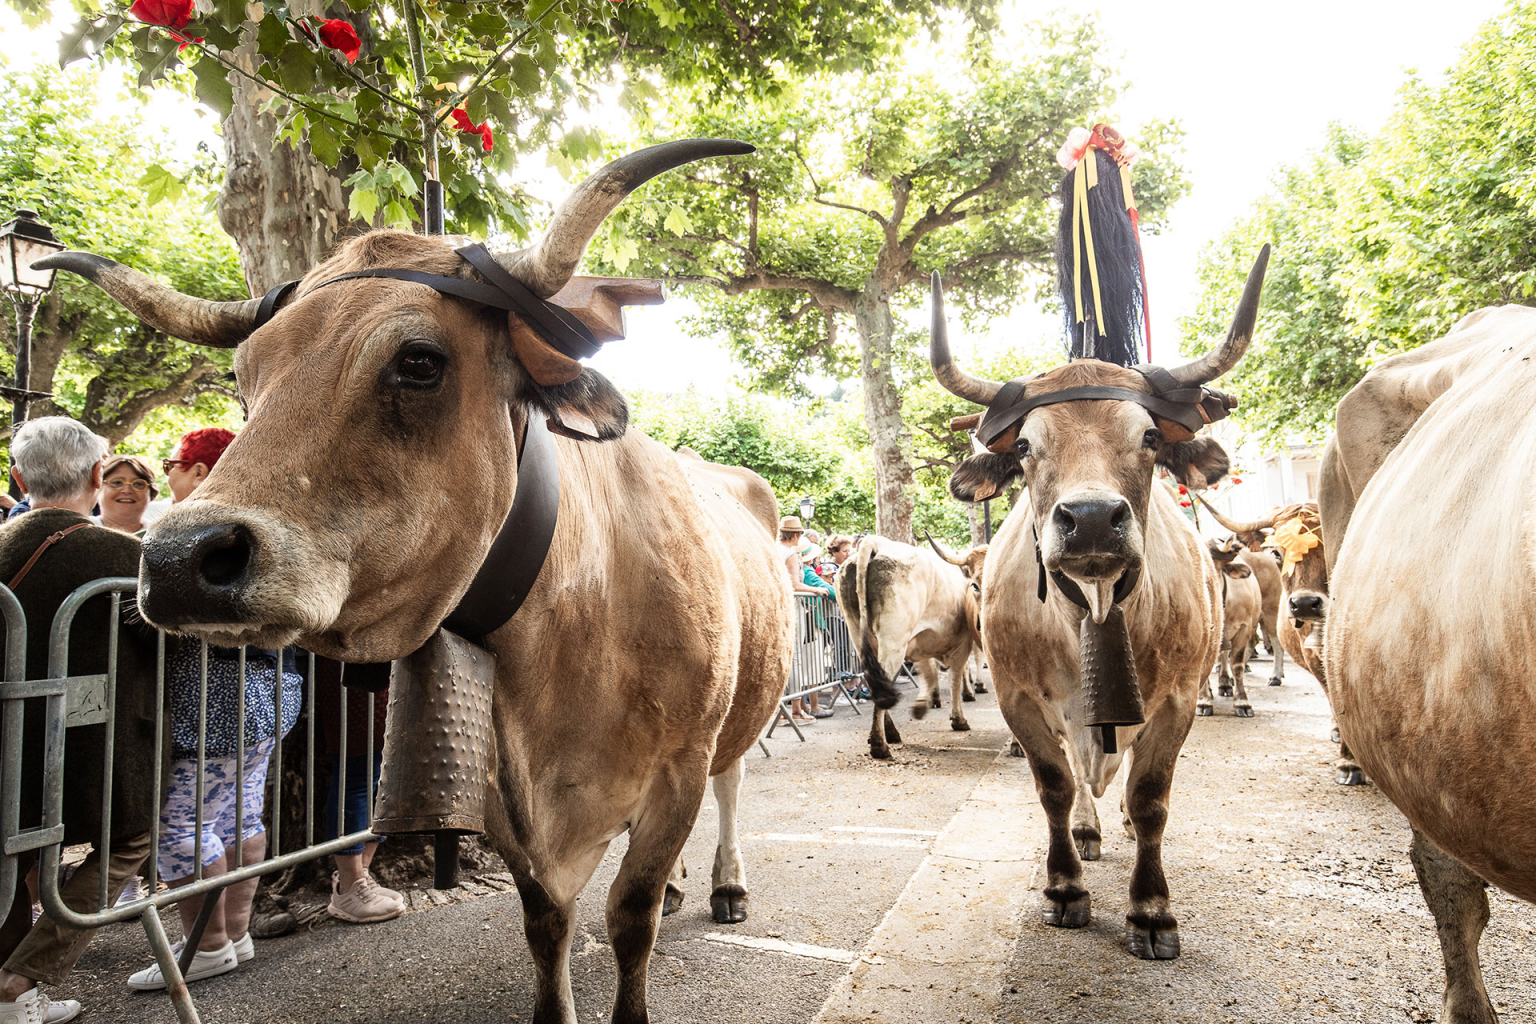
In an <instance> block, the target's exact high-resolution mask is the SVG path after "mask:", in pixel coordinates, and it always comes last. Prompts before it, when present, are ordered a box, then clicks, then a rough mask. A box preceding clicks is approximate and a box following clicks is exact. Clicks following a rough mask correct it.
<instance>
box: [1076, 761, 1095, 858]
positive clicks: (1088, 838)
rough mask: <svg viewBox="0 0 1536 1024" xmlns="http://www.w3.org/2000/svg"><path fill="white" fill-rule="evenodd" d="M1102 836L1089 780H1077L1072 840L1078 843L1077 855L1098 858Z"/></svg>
mask: <svg viewBox="0 0 1536 1024" xmlns="http://www.w3.org/2000/svg"><path fill="white" fill-rule="evenodd" d="M1101 841H1102V836H1101V835H1100V833H1099V811H1098V808H1097V807H1095V806H1094V803H1093V793H1092V791H1091V790H1089V788H1088V781H1087V780H1086V779H1082V778H1079V779H1078V780H1077V795H1076V798H1075V799H1074V800H1073V801H1072V842H1073V843H1075V844H1077V855H1078V856H1079V857H1081V858H1082V859H1083V860H1098V859H1099V851H1100V846H1101Z"/></svg>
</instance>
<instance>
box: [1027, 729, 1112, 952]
mask: <svg viewBox="0 0 1536 1024" xmlns="http://www.w3.org/2000/svg"><path fill="white" fill-rule="evenodd" d="M1009 724H1010V725H1014V723H1013V722H1012V721H1010V722H1009ZM1018 726H1023V727H1024V730H1023V731H1022V732H1019V731H1015V732H1014V738H1015V739H1016V740H1017V741H1018V743H1019V745H1020V746H1022V747H1023V748H1024V750H1025V752H1026V753H1027V754H1028V756H1029V768H1030V771H1031V772H1033V773H1034V776H1035V790H1036V791H1037V792H1038V793H1039V794H1040V806H1041V807H1042V808H1043V809H1044V810H1045V817H1046V821H1047V822H1048V823H1049V825H1050V845H1049V846H1048V847H1047V849H1046V855H1045V867H1046V874H1047V877H1046V885H1045V893H1044V897H1045V898H1044V900H1043V901H1042V902H1041V905H1040V920H1042V921H1044V922H1045V923H1046V924H1048V925H1051V926H1053V927H1057V928H1081V927H1083V926H1084V925H1086V924H1087V923H1088V922H1089V920H1091V919H1092V916H1093V912H1092V905H1091V901H1090V899H1089V896H1088V890H1087V889H1085V888H1083V863H1082V861H1081V860H1079V859H1078V856H1077V847H1076V846H1074V845H1073V843H1072V804H1073V801H1074V797H1075V796H1076V789H1077V783H1076V780H1075V779H1074V778H1073V773H1072V765H1071V763H1070V762H1068V760H1067V752H1066V751H1065V750H1064V749H1062V746H1061V741H1060V740H1058V739H1057V738H1056V736H1055V734H1054V733H1053V732H1052V731H1051V729H1050V728H1049V727H1048V726H1047V725H1046V724H1045V716H1044V715H1039V714H1028V715H1026V716H1024V717H1023V719H1021V720H1020V721H1019V722H1018V723H1017V725H1016V726H1015V729H1016V730H1017V727H1018Z"/></svg>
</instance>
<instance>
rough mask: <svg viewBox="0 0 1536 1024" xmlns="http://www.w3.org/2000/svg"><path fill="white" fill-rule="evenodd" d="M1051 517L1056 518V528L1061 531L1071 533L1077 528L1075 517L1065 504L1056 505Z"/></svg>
mask: <svg viewBox="0 0 1536 1024" xmlns="http://www.w3.org/2000/svg"><path fill="white" fill-rule="evenodd" d="M1052 518H1054V519H1055V520H1056V528H1057V529H1058V530H1060V531H1061V532H1062V533H1071V532H1072V531H1073V530H1075V529H1077V519H1076V517H1074V516H1073V515H1072V513H1071V512H1068V511H1067V508H1066V506H1065V505H1057V506H1056V511H1055V512H1054V513H1053V514H1052Z"/></svg>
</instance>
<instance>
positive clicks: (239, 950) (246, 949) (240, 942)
mask: <svg viewBox="0 0 1536 1024" xmlns="http://www.w3.org/2000/svg"><path fill="white" fill-rule="evenodd" d="M255 957H256V943H254V942H252V941H251V933H250V932H246V933H245V934H244V935H242V936H240V937H239V938H238V939H236V940H235V959H236V960H238V961H240V962H241V963H245V962H246V961H247V960H253V959H255Z"/></svg>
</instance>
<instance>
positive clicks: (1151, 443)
mask: <svg viewBox="0 0 1536 1024" xmlns="http://www.w3.org/2000/svg"><path fill="white" fill-rule="evenodd" d="M1141 446H1142V447H1143V448H1161V447H1162V446H1163V432H1162V431H1161V430H1158V429H1157V428H1156V427H1153V428H1152V429H1151V430H1149V431H1147V432H1146V433H1145V434H1142V435H1141Z"/></svg>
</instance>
